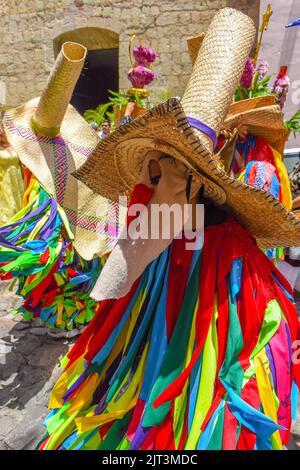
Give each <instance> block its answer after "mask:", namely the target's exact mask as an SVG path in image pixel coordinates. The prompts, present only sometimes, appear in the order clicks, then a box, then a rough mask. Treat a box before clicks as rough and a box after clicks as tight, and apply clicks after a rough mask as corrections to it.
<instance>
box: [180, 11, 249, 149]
mask: <svg viewBox="0 0 300 470" xmlns="http://www.w3.org/2000/svg"><path fill="white" fill-rule="evenodd" d="M255 36H256V29H255V26H254V23H253V21H252V20H251V18H249V17H248V16H246V15H245V14H244V13H241V12H240V11H237V10H235V9H232V8H223V9H222V10H220V11H219V12H218V13H217V14H216V15H215V17H214V18H213V20H212V22H211V24H210V26H209V28H208V31H207V33H206V35H205V38H204V39H203V43H202V45H201V48H200V51H199V53H198V56H197V59H196V60H195V63H194V67H193V71H192V74H191V77H190V79H189V82H188V84H187V87H186V90H185V92H184V95H183V97H182V100H181V105H182V107H183V109H184V112H185V114H186V116H187V117H188V118H193V119H196V120H198V121H200V122H202V123H204V124H205V125H206V126H209V127H210V128H211V129H213V131H214V132H215V133H216V134H217V135H218V133H219V131H220V129H221V127H222V124H223V122H224V119H225V117H226V115H227V112H228V109H229V106H230V104H231V102H232V96H233V93H234V90H235V88H236V86H237V84H238V81H239V79H240V77H241V74H242V72H243V69H244V66H245V63H246V60H247V57H248V56H249V53H250V50H251V47H252V45H253V42H254V39H255ZM195 133H196V134H197V136H198V137H199V139H200V140H201V142H202V144H203V145H204V146H205V147H206V148H207V150H208V151H209V152H210V153H211V152H212V150H213V142H212V140H211V138H209V137H208V136H207V135H206V134H205V133H203V132H201V131H197V130H195Z"/></svg>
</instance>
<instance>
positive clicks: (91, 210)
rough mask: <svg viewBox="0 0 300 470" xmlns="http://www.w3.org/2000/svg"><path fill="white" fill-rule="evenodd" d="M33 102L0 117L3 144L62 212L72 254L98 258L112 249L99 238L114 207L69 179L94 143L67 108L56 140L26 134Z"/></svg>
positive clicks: (35, 102)
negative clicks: (67, 223)
mask: <svg viewBox="0 0 300 470" xmlns="http://www.w3.org/2000/svg"><path fill="white" fill-rule="evenodd" d="M38 103H39V98H36V99H34V100H31V101H30V102H28V103H26V104H25V105H24V106H21V107H19V108H16V109H14V110H10V111H7V112H6V113H5V116H4V125H5V130H6V132H7V136H8V139H9V141H10V143H11V145H12V146H13V147H14V149H15V150H16V152H17V153H18V155H19V158H20V160H21V162H22V163H23V164H24V165H25V166H26V167H27V168H28V169H29V170H30V171H31V172H32V173H33V174H34V175H35V177H36V178H37V179H38V180H39V181H40V183H41V184H42V186H44V188H45V189H46V190H47V191H48V192H49V193H50V194H51V195H54V196H55V198H56V200H57V202H58V203H59V204H60V205H61V206H62V207H63V209H64V210H65V212H66V214H67V216H68V219H69V221H70V223H71V227H72V230H73V233H74V240H75V241H74V245H75V247H76V250H77V251H78V253H79V254H80V255H81V256H82V257H83V258H84V259H86V260H89V259H92V258H93V257H94V255H95V254H97V255H98V256H102V255H103V254H105V253H106V252H109V251H110V250H111V249H112V245H110V243H109V241H108V239H107V237H104V236H103V234H104V232H105V230H106V229H107V228H109V227H108V226H109V223H110V213H111V211H112V212H114V211H116V205H114V206H112V205H111V204H110V201H108V200H107V199H105V198H104V197H102V196H100V195H99V194H95V193H93V192H92V191H91V190H90V189H89V188H88V187H87V186H86V185H85V184H83V183H81V182H80V181H78V179H76V178H74V176H72V172H73V171H75V170H76V169H78V168H79V167H81V166H82V165H83V164H84V162H85V161H86V159H87V158H88V157H89V156H90V155H91V154H92V152H93V151H94V149H95V147H96V146H97V144H98V142H99V140H100V139H99V137H98V136H97V134H96V133H95V131H94V130H93V129H92V128H91V127H90V126H89V124H88V123H87V122H86V121H85V120H84V119H83V118H82V117H81V116H80V114H79V113H78V112H77V111H76V110H75V109H74V108H73V107H72V106H68V108H67V112H66V114H65V117H64V120H63V122H62V126H61V133H60V136H59V137H56V138H50V137H45V136H40V135H36V134H35V133H34V132H33V131H32V129H31V118H32V116H33V115H34V112H35V110H36V108H37V105H38ZM125 215H126V209H125V208H120V213H119V223H120V225H121V224H122V223H123V222H124V220H125Z"/></svg>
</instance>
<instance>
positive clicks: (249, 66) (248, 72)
mask: <svg viewBox="0 0 300 470" xmlns="http://www.w3.org/2000/svg"><path fill="white" fill-rule="evenodd" d="M254 70H255V69H254V65H253V62H252V59H251V57H248V59H247V62H246V65H245V68H244V72H243V75H242V77H241V82H240V83H241V86H242V87H244V88H247V89H248V88H250V87H251V85H252V80H253V76H254Z"/></svg>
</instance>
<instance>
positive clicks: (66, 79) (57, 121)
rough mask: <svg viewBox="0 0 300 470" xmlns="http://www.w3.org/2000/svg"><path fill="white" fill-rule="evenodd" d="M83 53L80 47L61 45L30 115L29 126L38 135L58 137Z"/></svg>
mask: <svg viewBox="0 0 300 470" xmlns="http://www.w3.org/2000/svg"><path fill="white" fill-rule="evenodd" d="M86 54H87V49H86V48H85V47H84V46H82V45H81V44H78V43H75V42H65V43H64V44H63V46H62V49H61V51H60V53H59V55H58V56H57V59H56V61H55V64H54V67H53V70H52V72H51V74H50V76H49V78H48V81H47V84H46V87H45V89H44V91H43V93H42V96H41V98H40V100H39V104H38V106H37V109H36V111H35V114H34V116H33V126H34V128H35V130H36V131H37V132H38V133H40V134H44V135H48V136H55V135H58V134H59V132H60V126H61V123H62V121H63V118H64V116H65V113H66V111H67V108H68V106H69V104H70V101H71V98H72V94H73V91H74V88H75V86H76V83H77V81H78V78H79V76H80V73H81V71H82V68H83V65H84V61H85V57H86Z"/></svg>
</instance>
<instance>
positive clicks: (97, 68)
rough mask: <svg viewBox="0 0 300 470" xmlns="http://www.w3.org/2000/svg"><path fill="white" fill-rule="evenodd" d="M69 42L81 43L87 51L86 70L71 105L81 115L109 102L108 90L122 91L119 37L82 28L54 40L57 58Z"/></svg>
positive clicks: (109, 32)
mask: <svg viewBox="0 0 300 470" xmlns="http://www.w3.org/2000/svg"><path fill="white" fill-rule="evenodd" d="M66 41H73V42H78V43H80V44H82V45H83V46H85V47H86V48H87V49H88V54H87V57H86V60H85V64H84V67H83V70H82V72H81V75H80V78H79V80H78V82H77V85H76V88H75V90H74V93H73V96H72V99H71V104H72V105H73V106H74V107H75V108H76V109H77V111H78V112H79V113H80V114H83V113H84V111H86V110H87V109H95V108H96V107H97V106H98V105H99V104H102V103H105V102H107V101H108V97H109V95H108V90H112V91H118V90H119V36H118V34H116V33H114V32H113V31H110V30H107V29H101V28H80V29H76V30H73V31H68V32H66V33H63V34H61V35H60V36H58V37H57V38H55V40H54V43H53V46H54V55H55V57H56V56H57V54H58V53H59V51H60V49H61V46H62V44H63V43H64V42H66Z"/></svg>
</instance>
